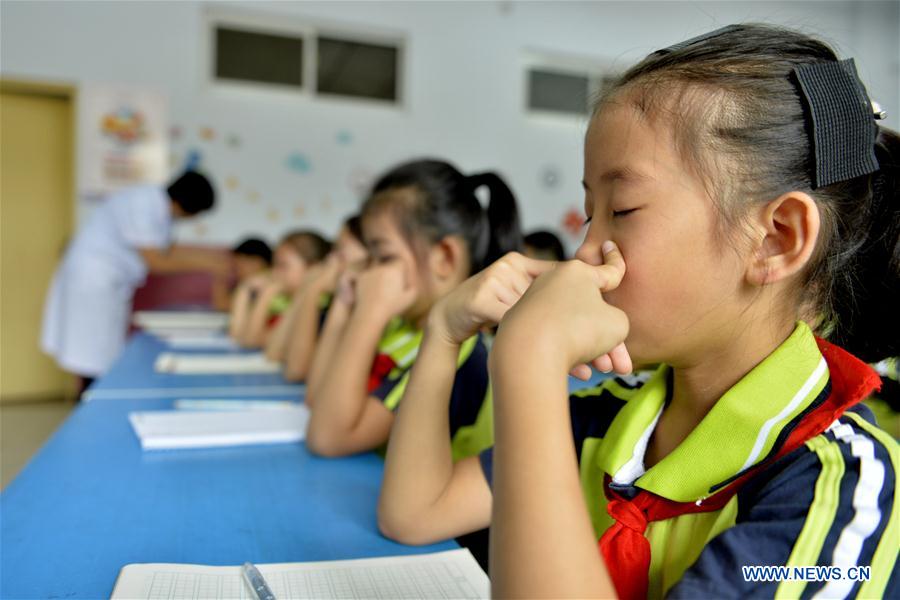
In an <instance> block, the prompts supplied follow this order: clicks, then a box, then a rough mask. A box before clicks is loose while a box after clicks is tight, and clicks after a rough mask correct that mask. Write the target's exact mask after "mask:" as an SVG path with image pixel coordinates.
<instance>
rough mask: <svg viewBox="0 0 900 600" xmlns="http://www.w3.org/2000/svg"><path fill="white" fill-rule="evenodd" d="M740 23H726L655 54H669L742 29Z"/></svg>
mask: <svg viewBox="0 0 900 600" xmlns="http://www.w3.org/2000/svg"><path fill="white" fill-rule="evenodd" d="M740 28H741V26H740V25H726V26H725V27H720V28H719V29H716V30H715V31H708V32H706V33H704V34H702V35H698V36H697V37H692V38H691V39H689V40H684V41H683V42H678V43H677V44H672V45H671V46H669V47H668V48H663V49H662V50H657V51H656V52H654V53H653V54H654V55H656V54H669V53H670V52H677V51H678V50H683V49H684V48H687V47H688V46H693V45H694V44H699V43H700V42H704V41H706V40H708V39H710V38H714V37H719V36H720V35H723V34H725V33H731V32H732V31H735V30H737V29H740Z"/></svg>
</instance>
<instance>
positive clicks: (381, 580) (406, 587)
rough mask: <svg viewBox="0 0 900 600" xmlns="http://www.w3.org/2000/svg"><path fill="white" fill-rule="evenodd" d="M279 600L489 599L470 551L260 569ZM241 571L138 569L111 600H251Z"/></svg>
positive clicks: (123, 578) (128, 570) (126, 572)
mask: <svg viewBox="0 0 900 600" xmlns="http://www.w3.org/2000/svg"><path fill="white" fill-rule="evenodd" d="M256 566H257V567H258V568H259V570H260V572H261V573H262V575H263V577H265V578H266V581H267V582H268V584H269V587H270V588H271V590H272V593H273V594H274V595H275V597H276V598H278V600H294V599H300V598H320V599H330V598H365V599H373V600H378V599H391V600H394V599H397V598H415V599H420V598H421V599H426V598H466V599H478V598H488V597H489V596H490V582H489V581H488V578H487V575H485V573H484V571H482V570H481V567H479V566H478V563H477V562H475V559H474V558H473V557H472V554H471V553H470V552H469V551H468V550H465V549H460V550H449V551H446V552H436V553H433V554H422V555H418V556H392V557H383V558H367V559H359V560H340V561H328V562H310V563H280V564H269V565H256ZM251 597H252V596H250V595H249V590H248V589H247V587H246V586H245V584H244V582H243V580H242V579H241V574H240V567H206V566H200V565H172V564H133V565H128V566H126V567H124V568H123V569H122V570H121V572H120V573H119V578H118V580H117V581H116V586H115V589H114V590H113V593H112V600H121V599H125V598H134V599H143V600H161V599H163V598H166V599H168V600H187V599H189V598H191V599H193V598H209V599H217V600H218V599H221V600H225V599H232V598H251Z"/></svg>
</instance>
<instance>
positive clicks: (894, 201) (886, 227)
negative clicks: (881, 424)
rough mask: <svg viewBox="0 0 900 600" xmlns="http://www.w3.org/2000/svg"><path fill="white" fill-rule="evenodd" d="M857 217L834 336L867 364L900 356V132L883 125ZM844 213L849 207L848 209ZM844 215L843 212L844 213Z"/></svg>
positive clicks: (835, 295)
mask: <svg viewBox="0 0 900 600" xmlns="http://www.w3.org/2000/svg"><path fill="white" fill-rule="evenodd" d="M878 129H879V132H878V136H877V138H876V141H875V157H876V158H877V160H878V165H879V169H878V171H876V172H875V173H873V174H872V175H871V176H870V177H869V180H870V181H869V182H868V188H869V189H868V193H867V194H865V196H866V197H865V200H863V201H861V204H862V206H858V207H856V210H855V211H853V212H856V214H857V215H858V218H856V219H854V218H852V216H850V215H847V217H848V218H847V219H846V220H847V221H849V222H848V223H846V226H845V228H844V229H845V230H849V229H850V228H851V227H852V228H853V229H855V230H856V235H855V236H854V232H853V231H846V232H845V233H846V235H847V237H848V238H851V236H854V237H856V239H855V240H852V241H851V240H843V241H844V242H845V243H844V244H839V246H840V245H842V246H843V248H841V250H843V254H844V255H845V256H846V257H847V261H846V262H845V264H843V265H841V272H840V273H835V275H836V276H835V277H834V283H833V285H832V288H831V294H830V295H831V302H830V304H831V310H832V314H831V319H830V320H831V331H830V334H829V339H830V340H831V341H832V342H834V343H836V344H838V345H839V346H842V347H843V348H846V349H847V350H848V351H849V352H851V353H853V354H855V355H856V356H858V357H860V358H862V359H863V360H865V361H867V362H877V361H879V360H882V359H884V358H888V357H893V356H898V355H900V312H898V311H900V309H898V307H900V136H898V135H897V133H896V132H894V131H891V130H889V129H886V128H884V127H879V128H878ZM844 212H845V213H846V212H848V211H844ZM844 216H845V215H838V217H839V218H840V217H844Z"/></svg>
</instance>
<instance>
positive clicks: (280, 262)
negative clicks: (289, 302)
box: [272, 244, 306, 293]
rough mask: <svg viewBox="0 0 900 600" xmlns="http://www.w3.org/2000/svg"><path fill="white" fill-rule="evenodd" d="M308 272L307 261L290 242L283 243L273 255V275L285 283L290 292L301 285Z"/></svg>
mask: <svg viewBox="0 0 900 600" xmlns="http://www.w3.org/2000/svg"><path fill="white" fill-rule="evenodd" d="M305 274H306V261H305V260H304V259H303V257H301V256H300V254H298V253H297V251H296V250H295V249H294V248H293V247H292V246H291V245H290V244H281V245H280V246H278V248H276V249H275V254H274V256H273V257H272V275H273V276H274V277H275V279H277V280H278V281H280V282H281V284H282V285H284V287H285V290H286V291H287V292H288V293H293V292H294V291H296V290H297V288H299V287H300V283H301V282H302V281H303V276H304V275H305Z"/></svg>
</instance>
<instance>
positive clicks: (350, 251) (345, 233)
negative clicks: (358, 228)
mask: <svg viewBox="0 0 900 600" xmlns="http://www.w3.org/2000/svg"><path fill="white" fill-rule="evenodd" d="M334 246H335V248H334V252H335V254H337V256H338V258H339V259H340V261H341V264H344V265H353V264H358V263H361V262H364V261H365V260H367V259H368V258H369V253H368V251H367V250H366V247H365V246H364V245H363V244H362V242H360V241H359V240H358V239H356V236H354V235H353V234H352V233H350V230H349V229H347V228H346V227H341V233H340V234H339V235H338V239H337V242H335V244H334Z"/></svg>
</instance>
